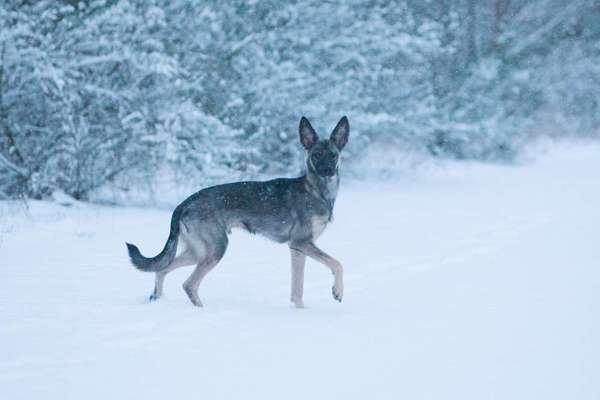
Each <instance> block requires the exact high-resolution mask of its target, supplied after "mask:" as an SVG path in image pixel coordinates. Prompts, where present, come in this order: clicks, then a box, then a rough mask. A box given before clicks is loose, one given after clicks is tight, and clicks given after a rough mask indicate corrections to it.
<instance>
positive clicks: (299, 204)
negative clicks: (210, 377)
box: [127, 117, 350, 307]
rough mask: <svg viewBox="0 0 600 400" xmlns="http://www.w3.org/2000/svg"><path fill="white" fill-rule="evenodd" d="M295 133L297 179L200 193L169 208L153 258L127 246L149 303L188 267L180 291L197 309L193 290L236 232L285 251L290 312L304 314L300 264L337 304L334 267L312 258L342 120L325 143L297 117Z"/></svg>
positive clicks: (343, 130) (342, 135)
mask: <svg viewBox="0 0 600 400" xmlns="http://www.w3.org/2000/svg"><path fill="white" fill-rule="evenodd" d="M299 131H300V142H301V143H302V145H303V146H304V148H305V149H306V152H307V158H306V168H307V169H306V174H305V175H303V176H301V177H299V178H292V179H289V178H281V179H274V180H270V181H266V182H236V183H229V184H225V185H218V186H213V187H209V188H206V189H203V190H200V191H199V192H197V193H195V194H193V195H192V196H190V197H188V198H187V199H186V200H185V201H184V202H183V203H181V204H179V205H178V206H177V208H175V211H174V212H173V216H172V218H171V231H170V234H169V238H168V240H167V243H166V244H165V247H164V248H163V250H162V251H161V252H160V254H158V255H157V256H156V257H152V258H146V257H144V256H142V254H141V253H140V251H139V250H138V248H137V247H136V246H134V245H132V244H129V243H127V250H128V252H129V257H130V259H131V262H132V263H133V265H134V266H135V267H136V268H137V269H139V270H141V271H147V272H155V273H156V283H155V287H154V292H153V293H152V295H151V296H150V300H156V299H158V298H159V297H160V296H161V294H162V289H163V282H164V279H165V276H166V275H167V274H168V273H169V272H171V271H173V270H174V269H176V268H179V267H183V266H186V265H196V268H195V269H194V272H192V274H191V275H190V277H189V278H188V279H187V280H186V281H185V282H184V284H183V289H184V290H185V292H186V293H187V295H188V297H189V298H190V300H191V301H192V303H193V304H194V305H196V306H199V307H201V306H202V302H201V301H200V299H199V298H198V286H199V285H200V282H201V281H202V279H203V278H204V276H206V274H207V273H208V272H209V271H210V270H211V269H213V268H214V267H215V266H216V265H217V263H218V262H219V261H220V260H221V258H222V257H223V255H224V254H225V250H226V249H227V243H228V240H227V235H228V233H230V232H231V229H232V228H242V229H245V230H246V231H248V232H251V233H258V234H261V235H264V236H266V237H268V238H270V239H272V240H274V241H276V242H279V243H287V244H288V245H289V247H290V252H291V261H292V290H291V301H292V302H293V303H294V304H295V305H296V306H297V307H303V306H304V304H303V300H302V293H303V286H304V264H305V261H306V256H308V257H310V258H313V259H315V260H316V261H319V262H320V263H322V264H324V265H325V266H326V267H328V268H329V269H330V270H331V272H332V273H333V275H334V284H333V288H332V293H333V298H334V299H335V300H337V301H342V296H343V292H344V283H343V268H342V265H341V264H340V263H339V262H338V261H337V260H336V259H334V258H333V257H331V256H329V255H327V254H326V253H325V252H323V251H322V250H320V249H319V248H318V247H317V246H316V245H315V240H316V239H317V238H318V237H319V236H320V235H321V233H322V232H323V230H324V229H325V227H326V226H327V224H328V223H329V222H330V221H331V218H332V213H333V206H334V203H335V198H336V195H337V192H338V186H339V176H338V167H339V161H340V151H341V150H342V148H343V147H344V146H345V145H346V143H347V141H348V135H349V131H350V126H349V124H348V119H347V118H346V117H343V118H342V119H340V121H339V122H338V124H337V125H336V127H335V129H334V130H333V132H332V133H331V136H330V138H329V139H328V140H327V139H326V140H319V137H318V136H317V133H316V132H315V131H314V129H313V128H312V126H311V125H310V122H309V121H308V120H307V119H306V118H304V117H302V119H301V120H300V129H299ZM181 245H183V246H181ZM178 248H179V254H178V255H176V253H177V250H178Z"/></svg>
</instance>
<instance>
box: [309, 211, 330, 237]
mask: <svg viewBox="0 0 600 400" xmlns="http://www.w3.org/2000/svg"><path fill="white" fill-rule="evenodd" d="M328 222H329V218H328V217H327V216H326V215H315V216H313V217H312V219H311V229H312V237H313V239H317V238H318V237H319V236H321V234H322V233H323V231H325V228H326V227H327V223H328Z"/></svg>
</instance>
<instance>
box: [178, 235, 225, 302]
mask: <svg viewBox="0 0 600 400" xmlns="http://www.w3.org/2000/svg"><path fill="white" fill-rule="evenodd" d="M201 237H202V242H203V243H202V244H203V245H204V246H199V247H200V248H203V250H204V252H203V253H204V254H202V258H201V260H200V261H199V262H198V265H197V266H196V269H194V272H192V274H191V275H190V277H189V278H187V279H186V281H185V282H184V283H183V290H184V291H185V293H186V294H187V295H188V297H189V298H190V301H191V302H192V304H194V305H195V306H197V307H202V302H201V301H200V298H199V297H198V287H199V286H200V283H201V282H202V279H204V277H205V276H206V274H208V273H209V272H210V271H211V270H212V269H213V268H214V267H215V266H216V265H217V264H218V263H219V261H221V258H223V255H224V254H225V250H227V243H228V239H227V233H226V232H225V231H224V230H223V231H221V230H219V229H213V232H210V233H209V232H203V234H202V235H201Z"/></svg>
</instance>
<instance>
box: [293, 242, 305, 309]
mask: <svg viewBox="0 0 600 400" xmlns="http://www.w3.org/2000/svg"><path fill="white" fill-rule="evenodd" d="M290 254H291V256H292V293H291V296H290V301H291V302H292V303H294V305H295V306H296V307H298V308H304V302H303V301H302V295H303V293H304V265H305V264H306V256H305V255H304V254H303V253H301V252H300V251H298V250H295V249H293V248H291V247H290Z"/></svg>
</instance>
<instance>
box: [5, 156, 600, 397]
mask: <svg viewBox="0 0 600 400" xmlns="http://www.w3.org/2000/svg"><path fill="white" fill-rule="evenodd" d="M0 204H1V203H0ZM0 218H1V220H0V282H1V283H2V289H1V290H0V398H2V399H7V400H16V399H145V400H149V399H181V398H188V399H189V398H197V399H240V398H244V399H250V398H251V399H254V398H256V399H326V398H328V399H332V398H336V399H460V400H464V399H510V400H515V399H524V400H525V399H527V400H531V399H544V400H547V399H598V398H600V379H599V377H600V344H599V343H600V147H599V146H597V145H594V146H590V145H588V146H570V147H563V148H562V149H561V150H560V151H553V152H552V153H551V154H547V155H545V156H544V157H541V158H539V159H538V160H537V161H536V162H528V163H524V164H523V165H520V166H513V167H508V166H489V165H480V164H458V163H456V164H449V165H445V166H436V167H431V168H427V169H425V170H422V171H421V172H419V173H416V174H415V175H414V176H410V177H409V178H404V179H401V180H399V181H397V182H395V183H385V184H381V185H376V184H370V185H367V186H364V185H360V184H357V183H350V184H349V183H348V182H344V181H342V190H341V192H340V196H339V199H338V203H337V206H336V212H335V220H334V223H333V225H332V226H331V227H330V228H329V229H328V231H327V232H326V233H325V235H324V236H323V237H322V238H321V239H320V241H319V244H320V246H321V247H322V248H323V249H325V250H326V251H328V252H329V253H330V254H332V255H334V256H335V257H337V258H339V259H340V260H341V261H342V263H343V264H344V266H345V270H346V282H345V286H346V288H345V297H344V301H343V302H342V303H341V304H338V303H337V302H334V301H333V299H332V298H331V289H330V287H331V283H332V277H331V275H330V274H329V272H328V271H327V270H326V269H325V268H324V267H322V266H320V265H318V264H316V263H314V262H312V261H309V262H308V264H307V271H306V273H307V277H306V285H305V287H306V288H305V303H306V305H307V308H306V309H302V310H298V309H294V308H292V307H291V306H290V305H289V303H288V297H289V293H288V291H289V280H290V276H289V270H290V267H289V260H288V258H289V256H288V251H287V248H286V247H285V246H281V245H277V244H273V243H270V242H268V241H266V240H264V239H262V238H258V237H252V236H249V235H247V234H245V233H242V232H236V233H234V234H233V236H232V237H231V244H230V246H229V251H228V253H227V254H226V256H225V258H224V259H223V261H222V263H221V264H220V265H219V266H218V267H217V268H216V269H215V270H214V271H213V272H212V273H211V274H210V275H209V276H208V277H207V279H206V280H205V281H204V282H203V284H202V286H201V287H200V297H201V299H202V301H203V302H204V304H205V308H204V309H197V308H194V307H193V306H192V305H191V304H190V303H189V301H188V300H187V298H186V296H185V294H184V293H183V291H182V290H181V283H182V282H183V280H184V279H185V277H187V275H188V274H189V273H191V269H190V268H185V269H179V270H177V271H176V272H174V273H172V274H170V275H169V276H168V277H167V281H166V285H165V296H164V297H163V298H162V299H161V300H160V301H158V302H156V303H152V304H150V303H148V302H147V301H146V299H147V296H148V295H149V294H150V291H151V289H152V286H153V275H151V274H144V273H141V272H139V271H137V270H135V269H134V268H133V267H132V266H131V265H130V264H129V263H128V260H127V258H126V252H125V246H124V242H125V241H126V240H127V241H131V242H133V243H136V244H137V245H139V246H140V248H141V250H142V252H143V253H144V254H148V255H149V254H155V253H157V252H158V251H159V250H160V249H161V248H162V246H163V244H164V241H165V239H166V236H167V233H168V226H169V219H170V212H169V211H168V210H156V209H138V208H117V207H101V206H91V205H85V204H83V205H75V206H72V207H62V206H59V205H57V204H55V203H49V202H31V203H30V205H29V209H28V210H24V209H23V207H21V206H18V205H16V206H15V205H11V204H7V203H4V204H1V205H0Z"/></svg>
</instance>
